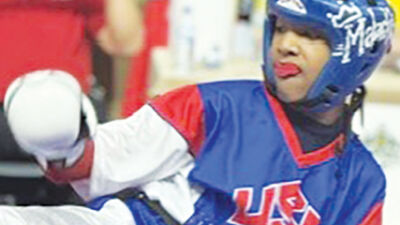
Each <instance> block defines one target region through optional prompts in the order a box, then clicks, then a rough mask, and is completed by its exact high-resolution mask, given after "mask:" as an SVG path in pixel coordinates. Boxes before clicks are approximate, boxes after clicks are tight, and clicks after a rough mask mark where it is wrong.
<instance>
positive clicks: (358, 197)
mask: <svg viewBox="0 0 400 225" xmlns="http://www.w3.org/2000/svg"><path fill="white" fill-rule="evenodd" d="M151 104H152V106H153V107H154V108H155V110H156V111H157V112H158V113H159V114H160V115H161V116H162V117H163V118H164V119H165V120H167V121H168V122H169V123H170V124H171V125H172V126H174V127H175V128H176V129H177V130H178V131H180V133H181V134H182V136H184V137H185V139H186V140H187V141H188V143H189V145H190V146H191V149H192V150H191V151H192V153H193V154H194V155H195V158H196V159H195V162H196V163H195V167H194V169H193V170H192V172H191V174H190V179H191V180H192V181H193V182H198V183H201V184H202V185H203V186H205V187H207V188H209V189H212V190H216V191H218V192H222V193H226V194H228V195H231V196H232V197H233V199H234V200H235V201H236V206H237V208H236V210H235V213H234V214H233V215H232V216H231V217H230V219H229V220H228V221H227V223H229V224H310V225H311V224H362V221H363V220H364V221H365V219H366V218H368V219H369V220H371V221H372V220H374V219H376V220H377V221H378V220H379V217H380V215H379V213H378V211H379V210H380V208H381V207H382V203H383V198H384V195H385V178H384V175H383V173H382V170H381V168H380V167H379V165H378V164H377V163H376V162H375V160H374V159H373V157H372V156H371V153H370V152H369V151H367V150H366V149H365V147H364V146H363V145H362V144H361V143H360V141H359V140H358V139H357V137H356V136H355V135H352V136H351V137H350V139H349V141H348V143H346V146H345V150H344V154H343V155H341V156H336V155H335V147H336V146H337V145H338V144H340V142H341V141H342V137H341V136H339V137H338V138H337V139H336V140H334V141H333V142H332V143H330V144H328V145H327V146H324V147H322V148H320V149H318V150H316V151H313V152H310V153H307V154H305V153H304V152H305V151H303V150H302V149H301V145H300V141H299V140H298V138H297V135H296V133H295V130H294V129H293V126H292V125H291V124H290V122H289V120H288V118H287V117H286V115H285V112H284V110H283V109H282V106H281V105H280V103H279V102H278V101H277V100H276V99H275V98H274V97H272V96H271V95H269V94H268V92H267V91H266V89H265V86H264V84H263V83H262V82H258V81H238V82H218V83H212V84H200V85H197V86H189V87H185V88H182V89H178V90H176V91H174V92H171V93H169V94H167V95H165V96H162V97H159V98H158V99H156V100H154V101H153V102H152V103H151ZM203 201H204V200H203ZM210 204H216V205H218V204H219V203H218V202H216V203H215V202H213V203H210ZM223 205H224V204H223ZM205 208H207V207H205ZM197 210H198V213H200V214H201V211H202V210H203V209H201V208H200V209H197ZM369 213H371V216H370V218H369V217H368V215H369ZM207 214H208V215H209V216H210V215H211V214H210V212H207ZM194 217H196V216H195V215H194ZM364 224H379V223H378V222H376V223H373V222H364Z"/></svg>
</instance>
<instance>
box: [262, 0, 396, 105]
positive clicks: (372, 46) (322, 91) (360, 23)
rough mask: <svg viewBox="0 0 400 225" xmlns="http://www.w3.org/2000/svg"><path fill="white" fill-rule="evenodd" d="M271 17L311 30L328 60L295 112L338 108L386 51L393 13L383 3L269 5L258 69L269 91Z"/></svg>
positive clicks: (348, 0)
mask: <svg viewBox="0 0 400 225" xmlns="http://www.w3.org/2000/svg"><path fill="white" fill-rule="evenodd" d="M277 18H283V19H284V21H285V22H287V23H289V24H291V25H293V26H295V27H296V26H297V27H305V28H307V29H311V30H313V31H317V32H319V33H320V34H322V36H324V37H325V38H327V41H328V44H329V45H330V48H331V52H332V53H331V58H330V59H329V60H328V62H327V63H326V65H325V67H324V68H323V70H322V72H321V73H320V75H319V77H318V79H317V80H316V81H315V82H314V84H313V85H312V86H311V88H310V90H309V91H308V93H307V95H306V97H305V98H304V99H303V100H301V101H299V102H296V103H295V104H296V108H299V107H301V108H302V109H303V110H305V111H310V112H324V111H328V110H330V109H332V108H333V107H335V106H338V105H339V104H341V103H342V102H343V101H344V99H345V98H346V96H348V95H350V94H351V93H353V92H354V91H355V90H356V89H357V88H358V87H360V86H362V84H363V83H364V82H365V80H366V79H367V78H369V77H370V75H371V74H372V72H373V71H374V70H375V68H376V67H377V65H378V64H379V62H380V61H381V59H382V57H383V56H384V55H385V54H386V53H387V52H388V51H390V48H391V41H392V36H393V31H394V15H393V11H392V9H391V8H390V6H389V5H388V3H387V2H386V0H345V1H337V0H315V1H307V0H270V1H268V16H267V18H266V21H265V29H264V30H265V34H264V49H263V51H264V59H263V61H264V65H263V70H264V74H265V77H266V80H267V83H268V86H269V87H268V88H269V89H270V91H271V92H272V93H273V94H274V92H275V90H274V89H275V74H274V70H273V63H274V62H273V60H272V59H271V56H270V48H271V43H272V38H273V35H274V29H275V22H276V20H277Z"/></svg>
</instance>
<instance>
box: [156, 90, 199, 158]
mask: <svg viewBox="0 0 400 225" xmlns="http://www.w3.org/2000/svg"><path fill="white" fill-rule="evenodd" d="M150 105H151V106H152V107H153V108H154V109H155V110H156V111H157V113H159V115H160V116H161V117H162V118H163V119H164V120H166V121H167V122H168V123H169V124H171V125H172V126H173V127H174V128H175V129H176V130H177V131H178V132H179V133H180V134H181V135H182V136H183V137H184V138H185V139H186V141H187V142H188V144H189V146H190V151H191V152H192V153H193V154H194V155H197V154H198V153H199V150H200V148H201V146H202V144H203V141H204V139H205V128H204V116H203V115H204V106H203V102H202V100H201V95H200V91H199V89H198V87H197V86H196V85H190V86H185V87H183V88H179V89H176V90H174V91H172V92H169V93H167V94H165V95H163V96H160V97H158V98H156V99H154V100H153V101H151V102H150Z"/></svg>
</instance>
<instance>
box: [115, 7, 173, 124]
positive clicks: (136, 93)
mask: <svg viewBox="0 0 400 225" xmlns="http://www.w3.org/2000/svg"><path fill="white" fill-rule="evenodd" d="M168 7H169V0H152V1H147V3H146V5H145V7H144V27H145V32H144V33H145V34H144V47H143V49H142V50H141V51H140V52H139V53H138V55H136V56H134V57H133V59H132V65H131V69H130V71H129V74H128V77H127V79H126V84H127V85H126V88H125V93H124V98H123V100H122V108H121V115H122V116H123V117H127V116H129V115H131V114H132V113H133V112H135V111H136V110H138V109H139V108H140V107H141V106H142V105H143V104H145V103H146V101H147V99H148V96H147V89H148V82H149V76H150V65H151V59H150V56H151V50H152V49H153V48H154V47H157V46H167V45H168V30H169V21H168V15H167V14H168Z"/></svg>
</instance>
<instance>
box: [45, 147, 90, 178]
mask: <svg viewBox="0 0 400 225" xmlns="http://www.w3.org/2000/svg"><path fill="white" fill-rule="evenodd" d="M93 158H94V142H93V140H88V141H87V142H86V145H85V150H84V153H83V155H82V157H81V158H80V159H78V161H77V162H76V163H75V164H74V165H73V166H71V167H68V168H63V169H59V168H57V167H56V166H55V165H52V164H51V163H49V165H48V169H47V170H46V172H45V176H46V177H47V178H48V179H49V180H51V181H52V182H54V183H57V184H62V183H68V182H71V181H74V180H80V179H84V178H88V177H89V176H90V173H91V171H92V165H93Z"/></svg>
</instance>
